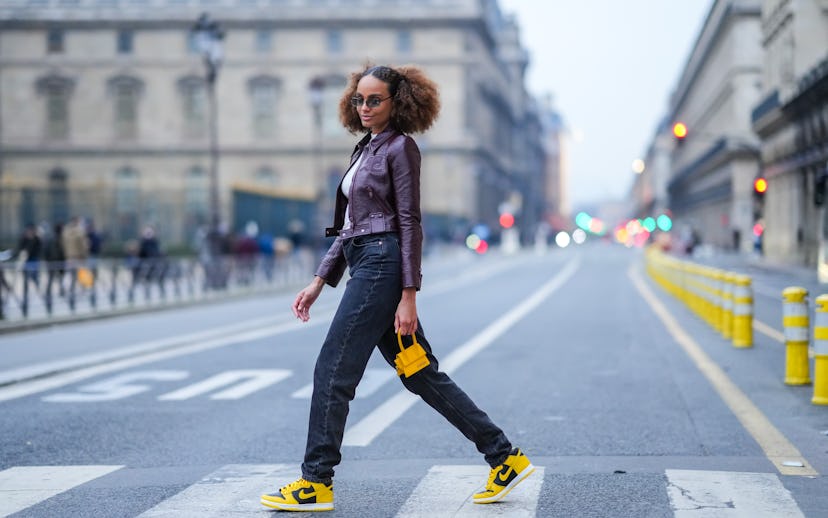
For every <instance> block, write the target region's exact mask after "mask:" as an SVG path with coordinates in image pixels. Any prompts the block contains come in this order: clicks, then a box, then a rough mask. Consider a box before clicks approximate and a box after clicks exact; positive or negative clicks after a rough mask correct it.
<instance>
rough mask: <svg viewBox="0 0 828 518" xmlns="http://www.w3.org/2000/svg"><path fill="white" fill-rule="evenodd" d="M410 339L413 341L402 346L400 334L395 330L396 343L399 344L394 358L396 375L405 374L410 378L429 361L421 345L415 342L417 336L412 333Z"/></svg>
mask: <svg viewBox="0 0 828 518" xmlns="http://www.w3.org/2000/svg"><path fill="white" fill-rule="evenodd" d="M411 339H412V340H414V343H413V344H412V345H410V346H408V347H403V343H402V336H401V335H400V333H399V331H397V343H399V344H400V352H398V353H397V357H396V358H395V359H394V365H395V366H396V367H397V375H398V376H402V375H405V377H406V378H410V377H411V376H413V375H415V374H416V373H418V372H420V371H421V370H422V369H424V368H426V367H427V366H428V365H429V364H430V363H431V362H430V361H428V357H427V356H426V352H425V349H423V346H422V345H420V344H419V343H417V337H416V336H415V335H413V334H412V335H411Z"/></svg>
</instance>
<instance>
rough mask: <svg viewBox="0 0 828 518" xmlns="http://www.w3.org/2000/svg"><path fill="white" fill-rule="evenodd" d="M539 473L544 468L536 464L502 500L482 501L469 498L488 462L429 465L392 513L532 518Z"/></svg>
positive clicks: (403, 517)
mask: <svg viewBox="0 0 828 518" xmlns="http://www.w3.org/2000/svg"><path fill="white" fill-rule="evenodd" d="M543 475H544V469H543V468H542V467H538V466H536V467H535V472H534V473H533V474H531V475H529V477H528V478H527V479H526V480H524V481H523V482H521V483H520V484H518V485H517V486H515V487H514V488H513V489H512V491H511V492H510V493H509V494H508V495H506V496H505V497H503V500H500V501H499V502H497V503H494V504H487V505H483V504H475V503H474V502H472V495H473V494H474V493H476V492H477V491H479V490H480V489H482V488H483V486H484V485H485V483H486V479H487V478H488V476H489V467H488V466H432V467H431V469H429V470H428V474H426V476H425V477H423V479H422V480H421V481H420V483H419V484H418V485H417V487H416V488H415V489H414V491H413V492H412V493H411V495H410V496H409V497H408V500H406V501H405V503H404V504H403V506H402V509H400V511H399V512H398V513H397V515H396V516H397V518H420V517H423V516H440V517H446V518H448V517H469V518H471V517H475V518H478V517H491V516H508V517H509V518H521V517H524V516H525V517H532V518H534V516H535V512H536V508H537V506H538V499H539V498H540V490H541V486H542V485H543Z"/></svg>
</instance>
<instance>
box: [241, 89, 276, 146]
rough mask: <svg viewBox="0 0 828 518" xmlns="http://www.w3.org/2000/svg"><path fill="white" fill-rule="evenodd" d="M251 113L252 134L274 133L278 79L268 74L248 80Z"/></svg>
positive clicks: (269, 135)
mask: <svg viewBox="0 0 828 518" xmlns="http://www.w3.org/2000/svg"><path fill="white" fill-rule="evenodd" d="M248 87H249V89H250V101H251V103H252V113H253V134H254V136H256V137H257V138H267V137H272V136H273V135H274V134H275V133H276V101H277V99H278V93H279V80H278V79H276V78H273V77H268V76H258V77H254V78H253V79H251V80H250V81H249V82H248Z"/></svg>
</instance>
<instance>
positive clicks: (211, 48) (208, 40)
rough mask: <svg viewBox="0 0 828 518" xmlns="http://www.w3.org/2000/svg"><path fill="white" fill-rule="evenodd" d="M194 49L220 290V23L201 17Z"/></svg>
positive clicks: (211, 245)
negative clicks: (200, 66) (200, 64)
mask: <svg viewBox="0 0 828 518" xmlns="http://www.w3.org/2000/svg"><path fill="white" fill-rule="evenodd" d="M191 31H192V35H193V38H194V39H195V46H196V49H197V50H198V52H199V53H200V54H201V56H202V58H203V59H204V68H205V79H206V82H207V101H208V104H209V110H208V111H209V117H210V119H209V131H210V227H209V232H208V233H207V245H208V249H209V261H210V264H209V270H208V272H207V276H208V284H209V285H210V286H211V287H217V282H216V281H218V277H217V276H216V274H217V273H218V271H219V270H218V261H217V260H218V257H219V256H220V255H221V236H220V235H219V222H220V221H221V214H220V211H221V208H220V199H219V181H218V158H219V152H218V104H217V101H216V79H217V76H218V69H219V67H220V66H221V60H222V58H223V56H224V49H223V47H222V40H223V39H224V30H222V29H221V28H220V27H219V24H218V22H217V21H215V20H213V19H211V18H210V15H209V14H207V13H204V14H202V15H201V16H200V17H199V18H198V21H196V23H195V25H194V26H193V28H192V29H191Z"/></svg>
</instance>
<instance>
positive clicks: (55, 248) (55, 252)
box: [43, 223, 66, 298]
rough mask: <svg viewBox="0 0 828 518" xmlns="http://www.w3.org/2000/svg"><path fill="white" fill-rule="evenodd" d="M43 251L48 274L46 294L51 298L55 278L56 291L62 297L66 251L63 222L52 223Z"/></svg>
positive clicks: (63, 292)
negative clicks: (64, 249) (64, 247)
mask: <svg viewBox="0 0 828 518" xmlns="http://www.w3.org/2000/svg"><path fill="white" fill-rule="evenodd" d="M43 252H44V253H43V258H44V259H45V260H46V270H47V274H48V275H47V281H46V296H47V297H50V298H51V295H52V283H53V282H54V281H55V280H57V285H58V293H59V295H60V296H61V297H63V296H64V294H65V288H64V286H63V276H64V275H65V273H66V253H65V252H64V251H63V223H55V224H54V226H53V227H52V233H51V234H50V235H48V236H47V237H46V242H45V244H44V247H43Z"/></svg>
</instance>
